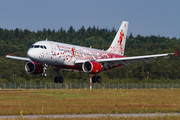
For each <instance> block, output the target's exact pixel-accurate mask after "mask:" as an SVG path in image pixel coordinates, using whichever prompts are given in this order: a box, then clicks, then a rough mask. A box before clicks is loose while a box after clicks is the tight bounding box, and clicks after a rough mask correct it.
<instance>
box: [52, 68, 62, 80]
mask: <svg viewBox="0 0 180 120" xmlns="http://www.w3.org/2000/svg"><path fill="white" fill-rule="evenodd" d="M59 71H60V69H56V72H57V74H58V76H56V77H54V82H55V83H58V82H59V83H63V81H64V80H63V77H62V76H60V75H59Z"/></svg>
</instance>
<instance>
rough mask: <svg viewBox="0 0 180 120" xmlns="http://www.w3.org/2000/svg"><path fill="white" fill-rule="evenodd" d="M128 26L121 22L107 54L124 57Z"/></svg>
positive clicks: (126, 23) (125, 22)
mask: <svg viewBox="0 0 180 120" xmlns="http://www.w3.org/2000/svg"><path fill="white" fill-rule="evenodd" d="M128 24H129V22H127V21H123V22H122V24H121V26H120V28H119V30H118V32H117V33H116V36H115V38H114V40H113V42H112V44H111V46H110V47H109V49H108V50H107V51H108V52H112V53H117V54H121V55H124V50H125V44H126V36H127V30H128Z"/></svg>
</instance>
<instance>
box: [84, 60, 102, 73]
mask: <svg viewBox="0 0 180 120" xmlns="http://www.w3.org/2000/svg"><path fill="white" fill-rule="evenodd" d="M82 69H83V71H84V72H85V73H89V74H97V73H99V72H101V70H102V66H101V64H100V63H98V62H94V61H86V62H84V63H83V65H82Z"/></svg>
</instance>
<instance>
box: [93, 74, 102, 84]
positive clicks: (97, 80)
mask: <svg viewBox="0 0 180 120" xmlns="http://www.w3.org/2000/svg"><path fill="white" fill-rule="evenodd" d="M92 82H93V83H96V82H97V83H100V82H101V77H100V76H97V75H95V76H93V77H92Z"/></svg>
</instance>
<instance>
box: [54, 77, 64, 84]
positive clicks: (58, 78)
mask: <svg viewBox="0 0 180 120" xmlns="http://www.w3.org/2000/svg"><path fill="white" fill-rule="evenodd" d="M63 81H64V80H63V77H62V76H56V77H54V82H55V83H58V82H59V83H63Z"/></svg>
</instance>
